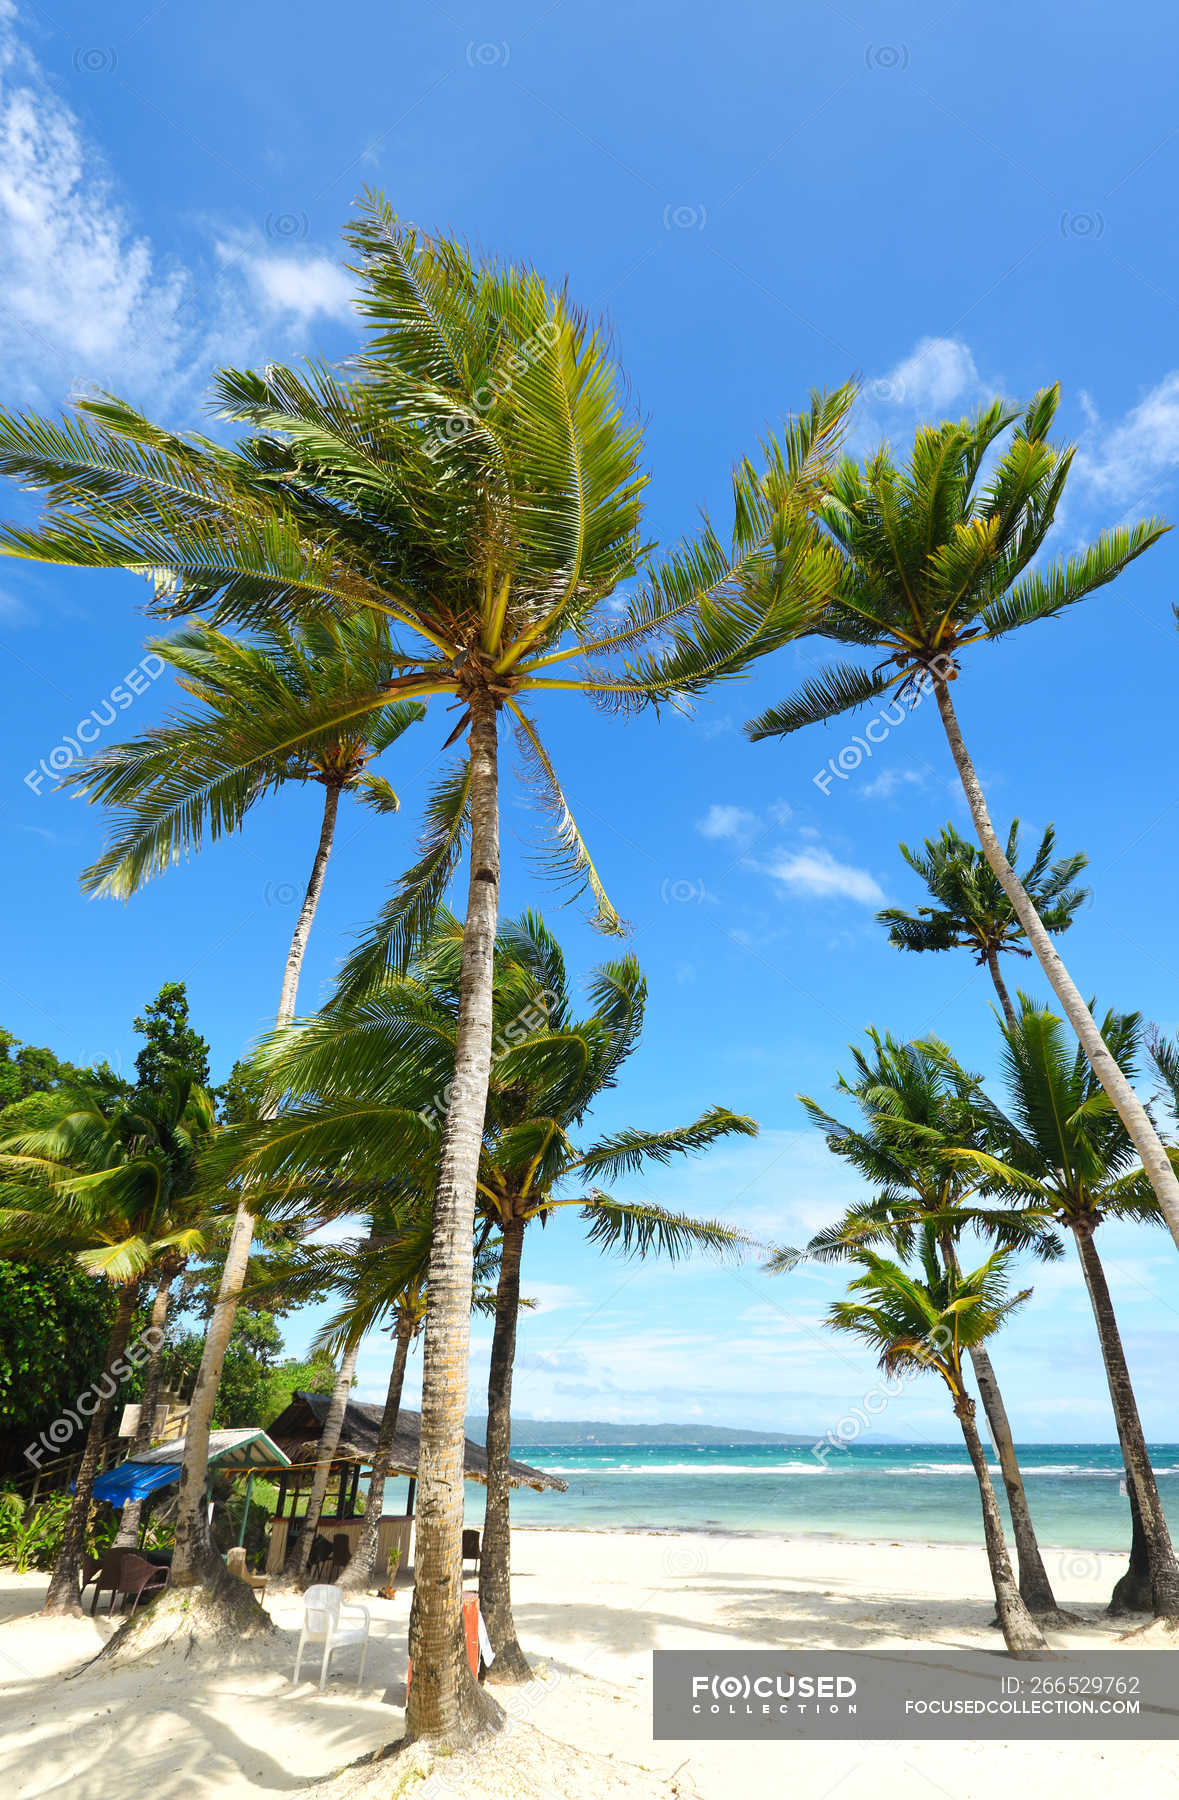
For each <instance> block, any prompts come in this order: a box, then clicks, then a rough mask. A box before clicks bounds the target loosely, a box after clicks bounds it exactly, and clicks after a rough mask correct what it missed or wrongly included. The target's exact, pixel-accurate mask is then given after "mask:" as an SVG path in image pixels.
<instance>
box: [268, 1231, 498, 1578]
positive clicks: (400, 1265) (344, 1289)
mask: <svg viewBox="0 0 1179 1800" xmlns="http://www.w3.org/2000/svg"><path fill="white" fill-rule="evenodd" d="M341 1204H344V1205H348V1204H349V1203H348V1202H347V1201H343V1200H342V1199H341ZM355 1205H356V1207H357V1208H358V1209H359V1210H361V1211H363V1210H364V1209H365V1206H366V1205H367V1206H368V1207H369V1208H371V1217H370V1220H369V1224H370V1230H369V1232H368V1235H367V1236H366V1237H365V1238H363V1239H351V1240H345V1241H344V1242H342V1243H330V1244H315V1243H311V1244H307V1245H305V1246H303V1247H302V1248H301V1249H300V1251H299V1252H298V1253H297V1256H296V1257H295V1259H294V1260H293V1262H292V1264H291V1265H290V1266H289V1267H288V1268H287V1269H285V1270H283V1271H282V1272H281V1273H280V1275H279V1276H278V1278H277V1279H278V1282H279V1283H280V1285H281V1286H282V1289H283V1294H284V1298H285V1299H286V1300H287V1302H288V1303H290V1302H291V1301H294V1300H297V1299H299V1298H300V1296H302V1295H303V1294H306V1295H307V1296H308V1297H310V1296H312V1295H315V1296H318V1295H320V1294H321V1293H322V1291H323V1290H324V1289H325V1288H326V1289H328V1290H330V1291H331V1292H334V1293H335V1294H336V1295H337V1296H338V1299H339V1305H338V1306H337V1309H336V1311H335V1312H334V1313H333V1314H332V1316H331V1317H330V1318H329V1319H328V1320H327V1321H326V1322H325V1323H324V1324H323V1325H322V1326H321V1327H320V1329H319V1331H318V1332H317V1334H316V1336H315V1339H314V1342H313V1345H312V1348H313V1349H317V1350H326V1351H327V1352H328V1354H329V1355H332V1356H335V1355H338V1354H339V1353H340V1351H341V1348H342V1347H343V1346H345V1345H346V1344H347V1343H348V1342H349V1340H350V1338H351V1337H353V1336H360V1337H365V1336H367V1335H368V1333H370V1332H373V1331H377V1330H380V1329H382V1328H385V1329H387V1330H388V1331H389V1334H390V1336H391V1338H392V1340H393V1345H394V1350H393V1360H392V1363H391V1365H390V1369H389V1382H388V1388H387V1391H386V1394H385V1403H384V1406H383V1408H382V1411H381V1422H380V1425H379V1427H378V1429H377V1441H376V1445H375V1446H374V1450H373V1463H372V1470H371V1473H370V1475H369V1483H368V1491H367V1493H366V1496H365V1503H364V1515H363V1521H362V1524H361V1528H360V1532H359V1533H358V1535H357V1539H356V1543H355V1545H354V1547H353V1551H352V1555H351V1558H350V1559H349V1562H348V1564H347V1567H346V1568H345V1569H344V1570H343V1571H342V1573H341V1574H340V1575H339V1576H338V1577H337V1585H338V1586H340V1587H342V1588H344V1589H346V1590H349V1591H360V1590H363V1589H366V1588H368V1587H370V1586H371V1585H372V1581H373V1578H374V1575H375V1573H376V1557H377V1540H378V1531H379V1527H380V1522H381V1518H382V1515H383V1511H384V1499H385V1482H386V1479H387V1476H388V1474H389V1464H390V1457H391V1455H392V1450H393V1444H394V1440H395V1438H396V1436H397V1424H398V1419H399V1416H400V1411H401V1391H402V1388H403V1386H404V1384H405V1370H406V1365H407V1362H408V1359H409V1352H410V1349H411V1347H412V1345H413V1342H414V1339H415V1338H416V1337H417V1336H418V1334H419V1333H420V1331H421V1328H422V1321H423V1319H424V1317H425V1311H426V1274H427V1269H428V1266H429V1257H430V1232H431V1216H430V1210H429V1207H428V1206H424V1207H423V1206H422V1204H421V1201H420V1199H419V1200H417V1201H416V1203H415V1202H413V1201H411V1202H410V1203H409V1204H408V1207H407V1204H406V1202H404V1201H403V1202H401V1203H400V1204H394V1205H393V1206H392V1207H389V1206H388V1205H387V1203H385V1202H382V1203H380V1204H379V1205H377V1206H373V1203H372V1200H371V1198H366V1197H364V1196H358V1197H357V1199H356V1202H355ZM497 1262H498V1256H497V1255H496V1254H495V1253H494V1252H493V1251H492V1250H491V1249H490V1248H484V1249H483V1250H482V1251H481V1252H477V1254H476V1257H475V1286H474V1291H473V1294H472V1305H473V1308H474V1310H475V1311H477V1312H484V1313H492V1312H494V1310H495V1294H494V1290H493V1289H491V1288H489V1287H488V1286H487V1282H488V1280H489V1279H490V1278H491V1277H493V1276H494V1273H495V1267H496V1264H497ZM337 1441H338V1440H337ZM335 1447H336V1446H335V1445H333V1446H332V1447H331V1449H332V1452H333V1453H334V1450H335ZM323 1454H324V1446H323V1444H322V1442H321V1445H320V1450H319V1455H320V1456H321V1457H322V1456H323ZM329 1461H330V1456H329ZM310 1512H311V1506H310V1504H309V1505H308V1514H310Z"/></svg>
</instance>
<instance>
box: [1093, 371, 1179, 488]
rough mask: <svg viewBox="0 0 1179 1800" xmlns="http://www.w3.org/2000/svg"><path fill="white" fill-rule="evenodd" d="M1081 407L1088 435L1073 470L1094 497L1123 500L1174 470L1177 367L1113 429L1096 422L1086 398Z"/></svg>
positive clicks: (1178, 441) (1178, 442)
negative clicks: (1086, 421) (1086, 420)
mask: <svg viewBox="0 0 1179 1800" xmlns="http://www.w3.org/2000/svg"><path fill="white" fill-rule="evenodd" d="M1081 404H1082V406H1083V408H1084V410H1085V415H1086V417H1087V419H1088V421H1089V426H1090V434H1089V440H1088V441H1087V442H1086V443H1085V444H1084V445H1083V446H1082V449H1081V451H1080V453H1079V454H1078V456H1077V461H1076V468H1077V472H1078V473H1079V474H1081V475H1083V476H1084V477H1085V478H1086V479H1087V480H1088V481H1089V482H1090V484H1091V485H1092V486H1093V487H1094V488H1095V489H1096V490H1097V491H1098V492H1099V493H1102V494H1105V495H1108V496H1110V497H1111V498H1113V499H1122V500H1127V499H1129V498H1130V497H1131V496H1132V495H1133V494H1134V493H1135V492H1136V491H1137V490H1139V489H1141V488H1143V487H1150V486H1153V485H1154V484H1156V483H1157V482H1158V481H1159V480H1160V478H1162V477H1165V476H1166V475H1168V474H1169V473H1170V472H1171V471H1172V470H1174V469H1175V468H1177V467H1179V369H1172V370H1171V371H1170V373H1169V374H1167V375H1164V376H1163V378H1162V380H1161V381H1159V382H1158V383H1156V385H1155V386H1154V387H1153V388H1151V389H1150V391H1149V393H1147V394H1145V395H1144V396H1143V398H1142V399H1141V400H1140V401H1139V402H1138V404H1137V406H1133V407H1131V409H1130V411H1129V412H1128V413H1127V414H1126V415H1125V417H1124V418H1123V419H1122V420H1120V421H1119V423H1118V424H1116V425H1112V426H1105V425H1103V424H1102V423H1101V419H1100V415H1099V414H1098V412H1097V410H1096V408H1095V406H1094V405H1093V402H1092V400H1091V399H1090V397H1089V395H1088V394H1083V395H1082V396H1081Z"/></svg>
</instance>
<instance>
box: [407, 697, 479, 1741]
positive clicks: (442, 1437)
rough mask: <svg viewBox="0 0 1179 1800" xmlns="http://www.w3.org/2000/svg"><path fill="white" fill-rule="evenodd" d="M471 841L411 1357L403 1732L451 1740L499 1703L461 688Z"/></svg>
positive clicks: (474, 830)
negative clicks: (477, 1354) (476, 1613)
mask: <svg viewBox="0 0 1179 1800" xmlns="http://www.w3.org/2000/svg"><path fill="white" fill-rule="evenodd" d="M470 709H471V731H470V737H469V742H470V748H471V787H470V806H471V849H470V882H469V885H468V889H467V917H466V922H465V924H464V926H463V958H462V969H461V973H460V976H459V1012H458V1024H457V1029H456V1033H455V1058H454V1081H453V1084H452V1086H451V1091H450V1101H449V1104H448V1106H447V1110H446V1123H445V1126H444V1127H443V1133H442V1147H441V1157H440V1161H439V1169H438V1182H437V1186H436V1188H435V1194H434V1228H433V1236H432V1240H431V1245H430V1263H429V1275H428V1281H429V1290H428V1292H429V1298H428V1300H427V1303H426V1333H425V1339H426V1341H425V1353H424V1357H423V1369H422V1427H421V1456H420V1461H419V1464H418V1510H417V1532H416V1549H415V1552H414V1577H415V1582H414V1597H413V1608H412V1611H411V1613H410V1622H409V1653H410V1656H411V1657H412V1659H413V1681H412V1683H411V1685H410V1690H409V1699H408V1703H407V1705H406V1713H405V1731H406V1736H407V1738H409V1739H410V1740H413V1739H416V1738H425V1739H429V1740H430V1741H432V1742H433V1743H435V1744H437V1745H439V1746H440V1747H441V1748H444V1749H447V1750H457V1749H459V1748H461V1747H462V1746H463V1745H465V1744H467V1743H469V1742H470V1741H471V1740H472V1738H473V1737H475V1736H476V1735H477V1734H478V1733H479V1732H480V1731H483V1730H486V1729H487V1728H488V1727H489V1726H492V1725H498V1724H499V1723H500V1722H501V1721H502V1719H503V1713H502V1711H501V1710H500V1708H499V1706H498V1705H497V1704H496V1702H495V1701H494V1700H493V1699H492V1697H491V1696H490V1694H487V1693H485V1692H484V1690H483V1689H482V1688H480V1687H479V1685H478V1684H477V1682H476V1681H475V1678H474V1676H473V1675H472V1674H471V1668H470V1664H469V1663H468V1661H467V1655H466V1647H465V1643H464V1638H463V1616H462V1595H463V1579H462V1577H463V1565H462V1530H463V1485H464V1467H463V1447H464V1443H465V1429H464V1427H465V1414H466V1404H467V1370H468V1357H469V1348H470V1337H471V1290H472V1286H473V1282H474V1250H475V1184H476V1181H477V1179H478V1174H479V1155H480V1151H481V1149H482V1142H483V1120H484V1115H485V1113H486V1110H487V1090H488V1086H489V1083H490V1080H491V1038H492V992H493V959H494V954H495V934H496V926H497V921H498V911H499V796H498V761H497V757H498V745H497V742H496V733H497V718H496V707H495V701H494V700H493V698H492V696H491V695H490V694H489V693H488V692H487V691H486V690H485V689H482V688H480V689H478V690H477V691H475V692H473V693H472V695H471V700H470Z"/></svg>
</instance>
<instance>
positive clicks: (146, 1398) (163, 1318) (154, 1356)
mask: <svg viewBox="0 0 1179 1800" xmlns="http://www.w3.org/2000/svg"><path fill="white" fill-rule="evenodd" d="M179 1273H180V1271H179V1270H178V1269H176V1268H172V1269H169V1270H168V1271H167V1272H166V1273H165V1274H163V1275H161V1276H160V1279H159V1283H158V1285H157V1287H156V1296H155V1299H154V1300H153V1301H152V1308H151V1332H152V1339H151V1345H150V1348H149V1351H148V1358H147V1363H146V1365H145V1367H144V1372H143V1398H142V1399H141V1401H140V1403H139V1424H138V1425H137V1426H136V1428H135V1436H134V1437H133V1438H132V1440H131V1452H130V1454H131V1458H132V1460H134V1458H135V1457H137V1456H142V1455H143V1452H144V1451H145V1450H150V1449H151V1440H152V1434H153V1432H154V1430H155V1422H156V1407H157V1406H158V1405H159V1399H160V1370H161V1367H162V1364H163V1353H164V1326H165V1325H166V1324H167V1321H168V1303H169V1301H170V1299H171V1297H172V1283H173V1282H174V1281H175V1279H176V1277H177V1275H178V1274H179ZM142 1511H143V1501H142V1500H128V1502H127V1504H126V1506H125V1507H124V1508H123V1512H122V1516H121V1518H120V1519H119V1530H118V1533H117V1535H116V1537H115V1544H116V1546H117V1547H118V1548H120V1549H122V1548H124V1547H126V1548H129V1549H133V1548H134V1546H135V1545H136V1544H137V1543H138V1542H139V1519H140V1514H141V1513H142Z"/></svg>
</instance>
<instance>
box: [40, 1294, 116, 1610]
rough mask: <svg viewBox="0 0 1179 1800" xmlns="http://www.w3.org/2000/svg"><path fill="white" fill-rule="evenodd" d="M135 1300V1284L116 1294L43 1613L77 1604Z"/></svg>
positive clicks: (71, 1608) (78, 1604) (73, 1608)
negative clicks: (105, 1440)
mask: <svg viewBox="0 0 1179 1800" xmlns="http://www.w3.org/2000/svg"><path fill="white" fill-rule="evenodd" d="M138 1298H139V1283H138V1282H137V1281H130V1282H127V1283H125V1284H124V1286H123V1288H122V1289H121V1290H120V1293H119V1304H118V1306H117V1307H116V1309H115V1317H114V1322H113V1324H112V1325H111V1331H110V1336H109V1338H108V1339H107V1345H106V1356H105V1358H104V1360H103V1370H102V1376H101V1378H100V1380H99V1382H98V1393H99V1401H98V1405H97V1406H96V1407H95V1409H94V1411H93V1412H92V1413H91V1415H90V1428H89V1430H88V1431H87V1433H86V1444H85V1447H84V1449H83V1451H82V1460H81V1462H80V1463H79V1465H78V1473H77V1475H76V1476H75V1477H74V1497H73V1499H72V1500H71V1501H70V1510H69V1512H68V1513H67V1514H66V1522H65V1529H64V1531H63V1532H62V1538H61V1549H60V1550H59V1551H58V1553H57V1560H56V1561H55V1562H54V1565H53V1573H52V1574H51V1575H50V1577H49V1592H48V1593H47V1594H46V1596H45V1605H44V1607H43V1608H42V1611H43V1612H47V1613H62V1612H73V1611H76V1609H77V1608H78V1607H79V1606H80V1605H81V1599H82V1594H81V1585H80V1581H81V1569H82V1555H83V1552H84V1551H85V1548H86V1522H87V1520H88V1519H89V1517H90V1497H91V1494H92V1493H93V1490H94V1477H95V1475H96V1474H97V1471H98V1453H99V1450H100V1448H101V1445H102V1435H103V1432H104V1430H105V1428H106V1422H107V1420H108V1418H109V1417H110V1411H111V1405H112V1402H113V1401H114V1397H115V1394H116V1392H117V1391H118V1386H117V1381H116V1376H115V1365H116V1363H117V1362H118V1360H119V1358H120V1357H121V1356H122V1354H123V1350H124V1348H125V1346H126V1343H127V1338H128V1335H129V1333H130V1330H131V1320H132V1318H133V1316H134V1313H135V1303H136V1301H137V1300H138Z"/></svg>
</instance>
